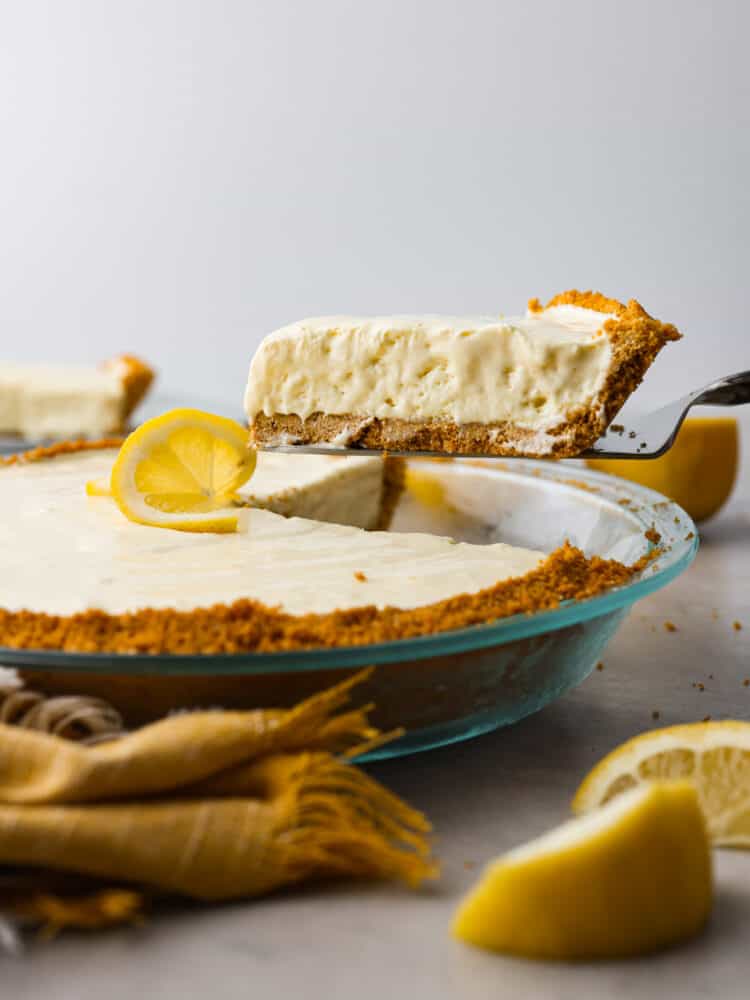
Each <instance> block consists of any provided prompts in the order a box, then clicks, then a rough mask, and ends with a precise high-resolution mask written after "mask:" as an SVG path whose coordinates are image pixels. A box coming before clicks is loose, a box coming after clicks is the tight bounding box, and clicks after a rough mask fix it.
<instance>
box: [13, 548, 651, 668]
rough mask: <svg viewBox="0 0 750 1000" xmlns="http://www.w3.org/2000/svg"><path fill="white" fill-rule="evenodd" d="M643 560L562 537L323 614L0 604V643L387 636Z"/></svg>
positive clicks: (254, 607) (511, 604)
mask: <svg viewBox="0 0 750 1000" xmlns="http://www.w3.org/2000/svg"><path fill="white" fill-rule="evenodd" d="M647 562H648V557H644V559H642V560H639V562H637V563H635V564H634V565H633V566H625V565H623V564H622V563H619V562H616V561H615V560H609V559H600V558H599V557H598V556H594V557H592V558H591V559H587V558H586V556H584V554H583V552H581V550H580V549H576V548H573V547H572V546H571V545H568V544H567V543H566V544H565V545H563V546H562V547H561V548H559V549H557V550H556V551H555V552H553V553H552V555H550V556H549V557H548V558H547V559H546V560H545V561H544V562H543V563H542V565H541V566H540V567H539V568H538V569H535V570H532V571H531V572H530V573H527V574H526V575H525V576H522V577H516V578H513V579H509V580H502V581H500V582H499V583H497V584H495V586H494V587H489V588H487V589H485V590H482V591H479V592H478V593H476V594H459V595H457V596H455V597H451V598H448V599H447V600H444V601H439V602H437V603H435V604H430V605H426V606H424V607H421V608H413V609H402V608H391V607H387V608H377V607H375V606H373V605H367V606H363V607H357V608H348V609H340V610H336V611H332V612H330V613H328V614H308V615H290V614H287V613H286V612H284V611H280V610H279V609H278V608H270V607H268V606H267V605H265V604H262V603H261V602H259V601H254V600H239V601H234V602H233V603H232V604H216V605H213V606H212V607H204V608H196V609H195V610H193V611H175V610H173V609H171V608H165V609H161V608H160V609H154V608H144V609H142V610H140V611H135V612H133V613H131V614H123V615H110V614H106V613H105V612H103V611H98V610H96V609H91V610H89V611H84V612H82V613H80V614H76V615H70V616H59V615H47V614H44V613H42V612H36V611H7V610H5V609H2V608H0V644H1V645H3V646H6V647H9V648H12V649H40V650H43V649H47V650H49V649H56V650H66V651H68V652H78V653H102V652H107V653H141V654H144V653H145V654H148V653H178V654H183V655H185V654H191V653H206V654H208V653H210V654H219V653H270V652H286V651H289V650H304V649H320V648H328V649H333V648H336V647H342V646H364V645H370V644H372V643H382V642H392V641H394V640H396V639H409V638H413V637H415V636H425V635H434V634H436V633H439V632H451V631H454V630H456V629H463V628H468V627H470V626H473V625H485V624H487V623H489V622H495V621H498V620H499V619H502V618H507V617H509V616H511V615H517V614H532V613H534V612H537V611H545V610H550V609H552V608H556V607H558V606H559V605H560V604H561V602H563V601H566V600H571V599H577V600H583V599H586V598H589V597H594V596H596V595H597V594H600V593H602V592H603V591H605V590H608V589H609V588H611V587H617V586H622V585H623V584H625V583H627V582H628V580H630V579H631V577H632V576H633V575H634V574H636V573H638V572H639V571H640V570H641V569H643V568H644V566H645V565H646V564H647Z"/></svg>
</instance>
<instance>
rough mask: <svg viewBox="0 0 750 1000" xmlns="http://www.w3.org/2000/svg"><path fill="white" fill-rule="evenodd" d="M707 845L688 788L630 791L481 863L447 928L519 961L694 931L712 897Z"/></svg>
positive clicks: (594, 954)
mask: <svg viewBox="0 0 750 1000" xmlns="http://www.w3.org/2000/svg"><path fill="white" fill-rule="evenodd" d="M712 895H713V888H712V874H711V852H710V849H709V844H708V839H707V836H706V830H705V824H704V820H703V816H702V814H701V810H700V807H699V805H698V799H697V796H696V793H695V789H694V788H693V786H692V785H691V784H690V783H689V782H660V783H656V784H653V785H647V786H644V787H642V788H636V789H633V790H631V791H629V792H627V793H625V795H623V796H622V797H621V798H619V799H618V800H617V801H616V802H612V803H610V804H609V805H608V806H605V807H604V808H603V809H600V810H598V811H597V812H595V813H593V814H592V815H591V816H583V817H581V818H579V819H574V820H570V821H569V822H567V823H564V824H563V825H562V826H560V827H558V828H557V829H556V830H553V831H551V832H550V833H548V834H546V835H545V836H543V837H540V838H539V839H538V840H535V841H532V842H531V843H530V844H527V845H526V846H524V847H520V848H517V849H516V850H514V851H511V852H510V853H509V854H506V855H504V856H503V857H501V858H499V859H498V860H497V861H495V862H494V863H493V864H491V865H490V866H489V868H488V869H487V871H486V872H485V874H484V876H483V878H482V880H481V882H480V883H479V885H477V886H476V888H475V889H474V890H473V891H472V892H471V893H470V894H469V896H468V897H467V898H466V899H465V900H464V902H463V903H462V904H461V906H460V908H459V910H458V913H457V914H456V917H455V922H454V924H453V931H454V934H455V935H456V936H457V937H459V938H461V939H462V940H464V941H468V942H469V943H470V944H474V945H478V946H479V947H483V948H489V949H492V950H493V951H502V952H507V953H509V954H512V955H521V956H524V957H526V958H546V959H566V960H577V959H593V958H620V957H625V956H628V955H639V954H645V953H647V952H651V951H656V950H658V949H660V948H664V947H667V946H669V945H672V944H676V943H677V942H678V941H681V940H683V939H685V938H687V937H690V936H691V935H693V934H695V933H696V932H697V931H699V930H700V928H701V927H702V926H703V924H704V923H705V921H706V919H707V918H708V915H709V913H710V910H711V903H712Z"/></svg>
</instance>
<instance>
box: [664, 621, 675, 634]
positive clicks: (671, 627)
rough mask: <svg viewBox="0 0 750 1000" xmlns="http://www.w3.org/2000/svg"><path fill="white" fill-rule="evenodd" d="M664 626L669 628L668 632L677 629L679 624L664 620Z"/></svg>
mask: <svg viewBox="0 0 750 1000" xmlns="http://www.w3.org/2000/svg"><path fill="white" fill-rule="evenodd" d="M664 628H665V629H666V630H667V632H676V631H677V626H676V625H675V623H674V622H664Z"/></svg>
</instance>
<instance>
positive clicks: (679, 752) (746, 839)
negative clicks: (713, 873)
mask: <svg viewBox="0 0 750 1000" xmlns="http://www.w3.org/2000/svg"><path fill="white" fill-rule="evenodd" d="M664 778H671V779H677V778H681V779H685V780H688V781H691V782H692V783H693V784H694V785H695V788H696V791H697V793H698V801H699V802H700V804H701V808H702V809H703V812H704V815H705V817H706V824H707V826H708V832H709V836H710V837H711V839H712V841H713V842H714V843H715V844H717V845H720V846H723V847H750V723H747V722H695V723H691V724H688V725H684V726H670V727H669V728H667V729H655V730H652V731H651V732H648V733H643V734H642V735H641V736H636V737H635V738H634V739H632V740H628V742H627V743H623V744H622V746H620V747H618V748H617V749H616V750H613V751H612V753H610V754H608V755H607V756H606V757H605V758H604V760H602V761H600V762H599V763H598V764H597V765H596V767H595V768H594V769H593V770H592V771H590V772H589V774H588V775H587V776H586V778H584V780H583V782H582V784H581V786H580V788H579V789H578V791H577V792H576V795H575V798H574V799H573V811H574V812H577V813H584V812H588V811H589V810H590V809H595V808H597V807H598V806H600V805H602V804H603V803H604V802H608V801H609V800H610V799H612V798H614V797H615V796H616V795H619V794H620V793H621V792H624V791H626V790H627V789H630V788H634V787H635V786H637V785H639V784H641V783H642V782H647V781H658V780H661V779H664Z"/></svg>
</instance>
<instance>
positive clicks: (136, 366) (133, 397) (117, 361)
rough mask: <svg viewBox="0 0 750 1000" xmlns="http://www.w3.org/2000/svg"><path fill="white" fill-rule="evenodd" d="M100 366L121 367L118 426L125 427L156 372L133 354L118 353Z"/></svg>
mask: <svg viewBox="0 0 750 1000" xmlns="http://www.w3.org/2000/svg"><path fill="white" fill-rule="evenodd" d="M102 367H103V368H115V369H116V368H120V369H122V377H121V380H122V388H123V400H122V408H121V411H120V426H121V427H125V426H126V424H127V422H128V420H129V419H130V416H131V414H132V413H133V411H134V410H135V408H136V406H138V404H139V403H140V402H141V400H142V399H143V397H144V396H145V395H146V393H147V392H148V390H149V389H150V388H151V384H152V382H153V381H154V378H155V377H156V372H155V371H154V369H153V368H151V367H150V366H149V365H147V364H146V362H145V361H142V360H141V359H140V358H137V357H136V356H135V355H134V354H120V355H118V356H117V357H116V358H112V359H111V360H110V361H105V362H104V364H103V365H102ZM113 430H119V428H113Z"/></svg>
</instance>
